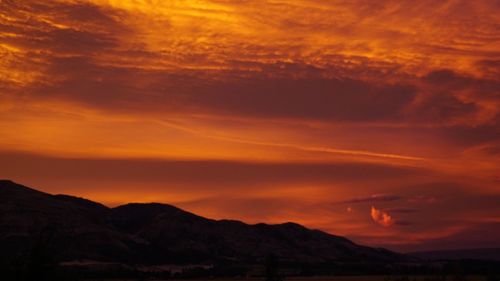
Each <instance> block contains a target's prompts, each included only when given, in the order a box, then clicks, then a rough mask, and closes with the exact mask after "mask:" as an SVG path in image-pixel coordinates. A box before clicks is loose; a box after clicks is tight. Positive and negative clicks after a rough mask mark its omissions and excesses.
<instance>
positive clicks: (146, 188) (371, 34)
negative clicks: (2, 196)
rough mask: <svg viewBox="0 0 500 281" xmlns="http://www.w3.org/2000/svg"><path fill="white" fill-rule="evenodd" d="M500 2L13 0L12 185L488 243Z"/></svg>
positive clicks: (6, 89) (353, 233) (400, 244)
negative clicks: (481, 235) (483, 233)
mask: <svg viewBox="0 0 500 281" xmlns="http://www.w3.org/2000/svg"><path fill="white" fill-rule="evenodd" d="M499 11H500V4H499V2H498V1H490V0H478V1H465V0H448V1H430V0H429V1H427V0H425V1H419V2H418V3H415V1H392V0H385V1H365V0H356V1H319V0H299V1H279V0H276V1H274V0H273V1H230V0H211V1H209V0H198V1H194V0H193V1H151V0H130V1H114V0H88V1H83V0H82V1H73V0H71V1H70V0H56V1H35V0H27V1H12V0H0V61H1V65H0V151H1V153H0V177H6V178H12V179H14V180H17V181H20V182H23V183H26V184H31V185H33V186H35V187H41V188H43V189H45V190H47V191H51V192H65V193H72V194H77V195H81V196H87V197H90V198H91V199H95V200H100V201H104V202H105V203H107V204H111V205H113V204H120V203H123V202H127V201H137V200H138V201H162V202H170V203H174V204H179V205H181V206H183V207H185V208H187V209H189V210H192V211H196V212H200V213H201V214H203V215H206V216H212V217H216V218H226V217H228V216H231V217H232V218H235V219H243V220H247V221H250V222H257V221H268V222H282V221H290V220H292V221H298V222H301V223H304V224H306V225H308V226H311V227H316V228H321V229H324V230H327V231H331V232H334V233H337V234H340V235H347V236H349V237H350V238H353V239H355V240H356V241H358V242H362V243H370V244H372V245H383V246H389V247H392V248H393V249H401V250H407V249H408V250H412V249H424V248H425V247H431V245H434V244H432V243H437V242H432V241H444V240H442V239H451V240H450V241H452V240H453V239H458V238H456V237H460V239H461V241H469V242H467V243H469V244H467V243H465V242H464V243H462V242H461V244H462V245H466V246H471V247H473V246H475V245H476V244H477V243H476V242H475V241H474V239H472V238H470V239H469V240H467V238H464V237H466V236H467V233H476V232H477V231H478V230H479V229H484V227H485V225H486V226H488V227H490V228H491V229H498V227H496V228H495V227H491V225H497V224H498V223H500V207H499V206H498V204H495V202H498V201H495V200H498V199H500V190H499V183H500V178H499V177H498V169H499V167H500V160H499V159H500V157H499V156H500V79H499V77H500V32H499V30H500V16H499V15H500V13H499ZM256 205H257V206H260V208H258V209H256V208H255V206H256ZM372 206H376V207H373V208H372ZM347 209H349V210H350V211H346V210H347ZM373 220H374V221H375V222H378V223H377V224H374V223H373ZM384 226H385V227H384ZM475 231H476V232H475ZM492 231H493V230H492ZM366 233H372V234H373V235H370V236H366V235H365V234H366ZM497 242H498V241H494V240H492V241H491V242H490V243H489V244H488V245H490V244H491V245H493V244H495V243H497ZM475 243H476V244H475ZM438 244H439V243H438ZM441 244H442V243H441ZM458 244H460V243H458ZM458 244H453V243H452V242H450V243H448V244H446V245H450V247H452V246H451V245H458ZM497 244H498V243H497ZM442 245H444V244H442ZM480 246H484V245H483V244H481V245H480ZM497 246H499V245H497Z"/></svg>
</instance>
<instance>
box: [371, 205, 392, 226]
mask: <svg viewBox="0 0 500 281" xmlns="http://www.w3.org/2000/svg"><path fill="white" fill-rule="evenodd" d="M370 215H371V217H372V220H373V221H374V222H376V223H378V224H380V225H381V226H384V227H389V226H391V225H393V224H394V223H395V221H394V219H393V218H392V217H391V216H390V215H389V214H388V213H386V212H383V211H381V210H379V209H376V208H375V207H373V206H372V208H371V212H370Z"/></svg>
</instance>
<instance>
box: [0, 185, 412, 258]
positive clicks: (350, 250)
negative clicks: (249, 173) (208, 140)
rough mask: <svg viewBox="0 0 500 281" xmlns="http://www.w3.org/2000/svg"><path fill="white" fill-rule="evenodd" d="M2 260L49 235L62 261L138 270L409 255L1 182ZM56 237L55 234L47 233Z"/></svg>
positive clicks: (292, 228)
mask: <svg viewBox="0 0 500 281" xmlns="http://www.w3.org/2000/svg"><path fill="white" fill-rule="evenodd" d="M0 211H1V212H0V248H1V249H2V252H1V253H0V255H3V256H5V257H12V256H19V255H23V254H26V253H27V252H29V249H30V247H32V246H33V243H34V242H33V241H36V240H37V237H39V236H40V233H47V232H49V233H50V234H51V236H53V238H54V239H52V240H51V241H52V242H51V243H52V244H51V247H52V248H53V251H52V252H53V253H54V255H56V256H57V259H59V260H65V261H72V260H95V261H104V262H123V263H134V264H166V263H168V264H173V263H176V264H183V263H212V264H213V263H221V262H222V263H224V262H229V261H230V262H240V263H255V262H262V261H264V260H265V259H266V257H267V256H269V255H270V254H273V255H275V256H276V257H277V258H278V259H280V260H283V261H289V262H301V263H315V262H331V261H343V262H399V261H404V260H407V259H408V256H405V255H402V254H397V253H394V252H390V251H388V250H384V249H374V248H370V247H365V246H360V245H357V244H355V243H353V242H351V241H350V240H348V239H346V238H344V237H339V236H335V235H330V234H328V233H325V232H322V231H319V230H310V229H307V228H305V227H304V226H301V225H299V224H296V223H292V222H287V223H283V224H278V225H270V224H263V223H261V224H256V225H248V224H245V223H243V222H240V221H234V220H219V221H218V220H212V219H207V218H204V217H201V216H197V215H195V214H192V213H189V212H186V211H183V210H181V209H179V208H177V207H174V206H171V205H166V204H159V203H148V204H139V203H132V204H126V205H123V206H119V207H116V208H108V207H106V206H103V205H101V204H99V203H95V202H92V201H90V200H87V199H82V198H78V197H73V196H68V195H50V194H47V193H43V192H39V191H36V190H34V189H31V188H28V187H25V186H22V185H18V184H16V183H14V182H12V181H8V180H1V181H0ZM47 230H50V231H47Z"/></svg>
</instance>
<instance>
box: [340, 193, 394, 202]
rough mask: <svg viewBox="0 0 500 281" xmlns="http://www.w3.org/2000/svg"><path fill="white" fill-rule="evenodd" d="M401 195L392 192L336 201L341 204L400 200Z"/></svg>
mask: <svg viewBox="0 0 500 281" xmlns="http://www.w3.org/2000/svg"><path fill="white" fill-rule="evenodd" d="M400 199H401V196H398V195H394V194H373V195H371V196H368V197H358V198H352V199H347V200H343V201H340V202H338V203H342V204H352V203H367V202H387V201H396V200H400Z"/></svg>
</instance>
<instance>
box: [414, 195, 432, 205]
mask: <svg viewBox="0 0 500 281" xmlns="http://www.w3.org/2000/svg"><path fill="white" fill-rule="evenodd" d="M436 201H437V199H436V197H434V196H430V195H417V196H412V197H410V198H408V202H410V203H427V204H432V203H435V202H436Z"/></svg>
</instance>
